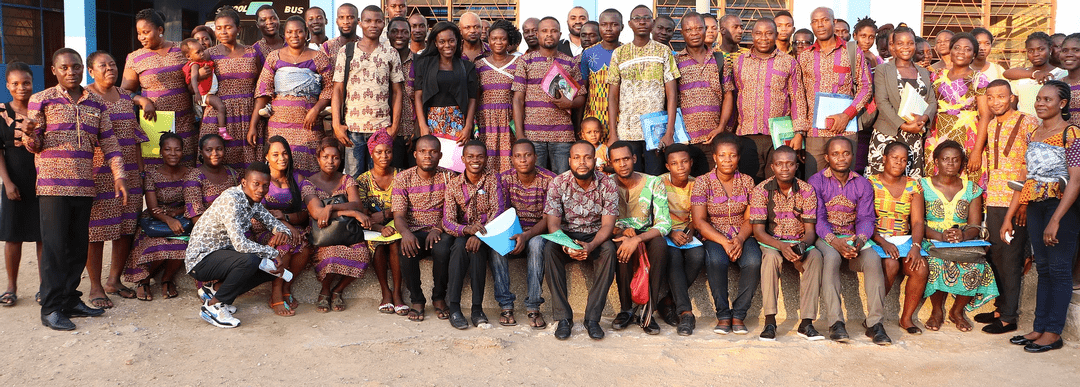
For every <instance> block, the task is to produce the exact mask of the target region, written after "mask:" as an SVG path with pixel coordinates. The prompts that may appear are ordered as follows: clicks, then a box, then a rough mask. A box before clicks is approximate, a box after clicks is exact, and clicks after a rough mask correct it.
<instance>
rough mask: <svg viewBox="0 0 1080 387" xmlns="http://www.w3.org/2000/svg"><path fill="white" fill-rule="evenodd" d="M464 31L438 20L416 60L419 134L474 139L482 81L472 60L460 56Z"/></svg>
mask: <svg viewBox="0 0 1080 387" xmlns="http://www.w3.org/2000/svg"><path fill="white" fill-rule="evenodd" d="M461 58H462V56H461V30H459V29H458V27H457V25H455V24H454V23H450V22H439V23H437V24H435V27H432V28H431V33H429V34H428V38H427V48H425V49H424V52H423V53H421V54H420V55H419V56H418V57H417V58H416V61H415V62H413V66H414V67H413V71H414V73H415V75H416V79H415V81H414V82H413V84H414V85H415V86H416V91H415V92H413V106H415V107H416V123H417V125H418V126H419V128H420V135H421V136H423V135H428V134H432V135H435V136H436V137H441V138H446V139H454V140H457V143H458V145H462V146H464V145H465V142H467V141H469V139H470V138H472V132H473V120H474V119H475V117H476V105H477V102H476V96H477V94H479V91H478V90H479V88H480V85H479V84H480V81H479V78H477V74H476V65H475V64H473V62H470V61H467V60H463V59H461Z"/></svg>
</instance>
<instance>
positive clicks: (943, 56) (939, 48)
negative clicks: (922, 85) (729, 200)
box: [930, 30, 1057, 72]
mask: <svg viewBox="0 0 1080 387" xmlns="http://www.w3.org/2000/svg"><path fill="white" fill-rule="evenodd" d="M953 35H955V34H954V33H953V32H952V31H950V30H941V31H939V32H938V33H937V36H935V37H934V52H937V56H938V61H937V62H934V64H932V65H930V71H933V72H937V71H941V70H943V69H947V68H951V67H952V55H949V52H950V51H952V50H951V49H950V48H949V43H950V41H952V37H953ZM1056 57H1057V55H1056V52H1055V53H1054V55H1051V58H1056Z"/></svg>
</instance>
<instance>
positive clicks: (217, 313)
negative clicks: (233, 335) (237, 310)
mask: <svg viewBox="0 0 1080 387" xmlns="http://www.w3.org/2000/svg"><path fill="white" fill-rule="evenodd" d="M199 317H202V319H203V320H204V321H206V322H208V323H210V325H213V326H215V327H218V328H236V327H238V326H240V320H237V319H236V317H233V316H232V312H230V311H229V305H225V304H223V303H220V302H219V303H216V304H214V305H209V304H207V302H205V301H204V302H203V305H202V310H201V311H200V312H199Z"/></svg>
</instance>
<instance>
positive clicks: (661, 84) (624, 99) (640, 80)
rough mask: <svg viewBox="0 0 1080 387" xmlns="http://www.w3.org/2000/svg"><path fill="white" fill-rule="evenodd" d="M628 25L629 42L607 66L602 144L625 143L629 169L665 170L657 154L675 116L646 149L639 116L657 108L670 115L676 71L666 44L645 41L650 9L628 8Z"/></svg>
mask: <svg viewBox="0 0 1080 387" xmlns="http://www.w3.org/2000/svg"><path fill="white" fill-rule="evenodd" d="M630 28H631V29H632V30H633V31H634V40H633V41H632V42H631V43H629V44H624V45H622V46H619V48H616V49H615V51H614V52H613V53H612V54H611V64H610V66H608V75H607V83H608V87H609V89H608V140H607V144H608V146H609V147H610V146H611V144H613V143H615V141H619V140H623V141H627V142H629V143H630V146H631V149H632V150H633V153H634V155H635V156H637V157H636V160H637V163H636V164H635V165H634V170H635V171H638V172H645V173H648V174H650V175H659V174H660V173H662V172H663V169H664V163H663V161H661V160H662V158H661V157H660V156H659V152H660V151H661V150H662V149H663V147H665V146H668V145H671V144H672V143H673V142H674V135H675V120H673V119H669V120H668V122H667V129H666V131H665V132H664V136H663V137H662V138H661V139H660V140H659V142H660V146H659V147H658V148H657V149H654V150H646V149H645V134H644V131H643V129H642V127H641V118H640V117H641V116H642V115H643V114H650V113H656V112H661V111H662V112H665V113H667V116H668V117H675V112H676V109H677V108H678V104H677V98H678V92H679V91H678V82H677V81H676V78H679V76H680V72H679V67H678V64H677V63H675V55H674V54H672V52H671V48H670V47H668V46H665V45H662V44H660V43H657V42H656V41H653V40H652V39H650V34H651V33H652V29H653V14H652V11H651V10H650V9H649V7H646V6H644V5H639V6H637V7H635V8H634V10H633V11H631V13H630Z"/></svg>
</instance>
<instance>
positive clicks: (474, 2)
mask: <svg viewBox="0 0 1080 387" xmlns="http://www.w3.org/2000/svg"><path fill="white" fill-rule="evenodd" d="M385 5H386V1H385V0H383V6H385ZM408 5H409V12H408V14H409V15H412V14H414V13H419V14H421V15H424V17H427V18H428V20H429V21H435V22H440V21H453V22H456V21H457V20H458V18H459V17H461V14H463V13H465V12H473V13H475V14H477V15H480V18H481V19H485V20H491V21H494V20H498V19H506V20H509V21H510V22H511V23H514V25H517V24H518V22H517V19H518V0H460V1H458V0H409V1H408Z"/></svg>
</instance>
